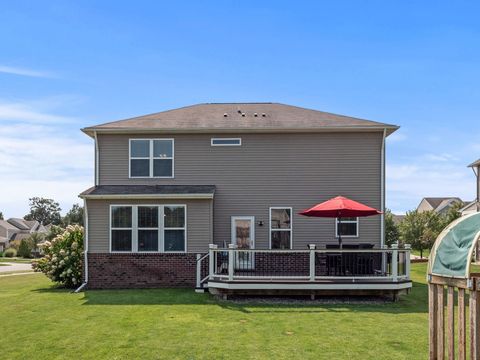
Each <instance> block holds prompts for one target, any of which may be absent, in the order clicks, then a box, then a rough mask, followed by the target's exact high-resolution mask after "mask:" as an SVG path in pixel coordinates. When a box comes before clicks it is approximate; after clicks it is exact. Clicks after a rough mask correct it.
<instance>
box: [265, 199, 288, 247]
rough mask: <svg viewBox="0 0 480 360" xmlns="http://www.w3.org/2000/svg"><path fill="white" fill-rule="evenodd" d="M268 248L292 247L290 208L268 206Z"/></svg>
mask: <svg viewBox="0 0 480 360" xmlns="http://www.w3.org/2000/svg"><path fill="white" fill-rule="evenodd" d="M270 248H271V249H291V248H292V208H290V207H272V208H270Z"/></svg>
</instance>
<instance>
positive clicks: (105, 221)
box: [87, 199, 212, 253]
mask: <svg viewBox="0 0 480 360" xmlns="http://www.w3.org/2000/svg"><path fill="white" fill-rule="evenodd" d="M211 202H212V201H211V200H165V201H163V200H162V201H159V200H92V199H89V200H87V207H88V242H89V243H88V250H89V252H93V253H105V252H109V251H110V243H109V241H110V233H109V231H110V226H109V225H110V224H109V221H110V205H139V204H148V205H162V204H168V205H173V204H182V205H186V207H187V251H188V252H204V251H205V247H207V248H208V244H209V243H210V242H211V241H212V240H211V239H212V231H211V222H212V216H211V205H210V203H211Z"/></svg>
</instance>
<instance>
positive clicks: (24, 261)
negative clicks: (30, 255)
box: [0, 257, 32, 265]
mask: <svg viewBox="0 0 480 360" xmlns="http://www.w3.org/2000/svg"><path fill="white" fill-rule="evenodd" d="M2 262H14V263H22V264H30V263H31V262H32V259H24V258H20V257H13V258H8V257H0V263H2ZM0 265H1V264H0Z"/></svg>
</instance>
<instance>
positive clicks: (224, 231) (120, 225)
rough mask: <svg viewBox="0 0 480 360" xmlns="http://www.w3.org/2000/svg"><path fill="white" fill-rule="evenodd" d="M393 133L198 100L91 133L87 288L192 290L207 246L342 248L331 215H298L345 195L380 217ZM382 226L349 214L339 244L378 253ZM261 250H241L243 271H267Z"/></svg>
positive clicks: (285, 109)
mask: <svg viewBox="0 0 480 360" xmlns="http://www.w3.org/2000/svg"><path fill="white" fill-rule="evenodd" d="M397 128H398V127H397V126H394V125H388V124H383V123H379V122H374V121H368V120H361V119H357V118H352V117H347V116H341V115H334V114H330V113H325V112H321V111H315V110H309V109H304V108H300V107H295V106H289V105H283V104H276V103H246V104H200V105H194V106H188V107H184V108H180V109H175V110H170V111H164V112H160V113H156V114H151V115H146V116H140V117H136V118H132V119H127V120H121V121H115V122H110V123H106V124H102V125H97V126H91V127H87V128H84V129H83V130H82V131H83V132H85V133H86V134H87V135H89V136H90V137H91V138H92V139H94V143H95V186H94V187H92V188H90V189H88V190H86V191H85V192H83V193H82V194H81V195H80V197H81V198H83V199H84V201H85V215H86V227H87V229H86V234H87V236H86V238H87V239H86V247H87V248H88V252H87V257H88V260H87V268H86V271H85V272H86V273H87V274H88V279H87V280H88V286H89V287H90V288H114V287H117V288H118V287H162V286H194V285H195V280H196V271H197V269H196V258H197V254H202V255H203V254H205V253H207V252H208V251H209V245H210V244H215V245H216V246H218V247H219V248H226V247H227V246H228V245H229V244H233V245H236V246H239V247H241V248H242V249H255V250H254V251H265V250H268V251H271V253H273V252H274V251H283V253H282V254H286V252H285V251H287V250H288V249H292V251H291V253H292V257H293V256H294V255H295V256H296V255H298V257H304V255H305V254H306V253H305V251H307V249H308V246H309V244H314V245H315V246H316V247H317V249H323V250H322V251H325V248H326V245H327V244H331V243H333V244H336V243H337V239H336V238H335V233H336V229H335V227H336V224H337V222H336V221H335V219H320V218H307V217H304V216H300V215H297V214H298V212H300V211H301V210H303V209H306V208H309V207H311V206H312V205H314V204H316V203H319V202H321V201H325V200H327V199H329V198H332V197H334V196H337V195H344V196H346V197H349V198H352V199H354V200H357V201H360V202H363V203H365V204H367V205H369V206H372V207H375V208H377V209H381V210H383V209H384V208H385V204H384V202H385V197H384V194H385V177H384V171H385V157H384V149H385V137H386V136H388V135H389V134H391V133H392V132H394V131H395V130H396V129H397ZM382 224H383V217H381V216H374V217H368V218H349V219H345V222H344V226H345V230H344V233H343V243H344V244H346V245H345V246H352V247H353V246H355V245H356V244H357V245H358V244H366V245H365V246H367V247H371V246H374V247H375V248H376V249H380V248H381V247H382V245H383V241H384V235H383V225H382ZM270 249H271V250H270ZM282 249H283V250H282ZM285 249H287V250H285ZM232 251H233V250H232ZM246 251H250V250H246ZM254 251H253V250H252V251H251V252H248V253H247V252H245V253H244V254H242V253H241V252H240V251H239V250H238V251H237V252H236V253H235V254H236V259H237V260H236V265H235V266H239V264H240V263H242V264H248V266H249V271H250V274H255V271H257V270H258V269H260V268H261V267H262V266H264V267H266V266H267V265H266V264H267V262H266V260H262V256H266V255H265V254H269V253H263V254H264V255H262V254H260V253H258V254H257V253H254ZM295 251H298V254H295ZM378 251H380V250H378ZM212 254H215V256H217V257H216V260H215V264H213V263H212V262H210V270H211V271H217V270H218V269H223V270H225V269H226V268H228V265H227V263H226V262H224V260H225V258H224V257H225V256H226V255H225V254H226V252H225V250H215V251H214V250H212V251H211V254H210V259H212V257H211V256H212ZM375 254H377V253H375ZM317 255H322V256H323V258H322V259H323V260H321V261H326V260H325V258H326V254H317ZM377 255H378V254H377ZM222 256H223V258H222V259H223V260H219V259H220V258H221V257H222ZM375 256H376V255H375ZM263 258H264V257H263ZM377 259H378V257H375V259H373V258H371V257H370V258H368V259H366V260H365V263H368V264H367V265H366V266H367V267H369V266H370V265H369V264H371V266H372V267H373V266H374V265H373V261H374V260H375V261H376V263H375V264H376V265H375V266H377V265H378V261H377ZM280 260H281V259H280ZM285 261H286V259H285ZM220 262H222V264H223V265H220ZM307 262H308V258H307ZM322 264H323V265H322ZM322 264H320V265H318V264H317V265H318V268H319V270H318V271H319V272H320V271H323V270H322V269H324V268H325V266H327V265H325V263H322ZM224 265H225V266H224ZM270 265H271V264H270ZM270 265H269V266H270ZM202 266H203V265H202ZM231 266H232V268H231V269H230V271H235V269H237V268H236V267H234V266H233V265H231ZM271 266H273V267H275V266H276V267H275V269H273V270H272V271H279V270H282V271H287V270H286V263H285V262H282V261H280V262H279V263H278V264H277V265H275V266H274V265H271ZM314 266H316V265H314ZM322 266H323V268H322ZM379 266H380V265H379ZM199 268H200V267H199ZM206 268H207V269H208V266H207V267H206ZM302 271H304V270H302ZM349 271H350V270H349ZM349 271H347V273H348V272H349ZM365 271H367V270H365ZM343 273H344V275H345V272H343ZM385 274H386V273H385ZM317 275H319V273H317ZM198 276H200V275H198ZM310 276H312V274H311V273H310ZM313 276H315V275H313ZM385 276H387V275H385ZM202 278H203V276H202ZM219 278H220V275H219ZM232 278H233V279H236V278H235V277H233V275H232ZM312 279H313V278H312ZM210 280H212V277H210ZM396 280H397V279H396V278H395V281H396ZM406 283H407V284H406V285H402V286H404V288H405V287H409V284H408V283H409V281H406ZM209 284H210V286H213V285H212V284H213V282H212V281H210V282H209ZM320 285H321V284H320ZM320 285H319V286H320ZM265 286H266V285H265ZM269 286H273V285H272V284H270V285H269ZM282 286H283V285H282ZM312 286H313V285H312ZM322 286H323V285H322ZM355 286H357V285H355ZM358 286H359V288H361V285H360V284H359V285H358ZM375 286H377V287H378V286H380V287H381V285H375ZM386 286H387V287H388V286H393V285H392V284H391V283H389V285H386ZM370 287H371V286H370ZM315 289H317V288H316V287H315Z"/></svg>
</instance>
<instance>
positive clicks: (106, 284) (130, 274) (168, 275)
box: [88, 253, 196, 289]
mask: <svg viewBox="0 0 480 360" xmlns="http://www.w3.org/2000/svg"><path fill="white" fill-rule="evenodd" d="M195 279H196V254H192V253H189V254H158V253H157V254H96V253H89V254H88V288H90V289H120V288H161V287H195Z"/></svg>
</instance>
